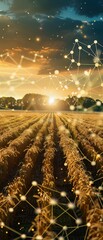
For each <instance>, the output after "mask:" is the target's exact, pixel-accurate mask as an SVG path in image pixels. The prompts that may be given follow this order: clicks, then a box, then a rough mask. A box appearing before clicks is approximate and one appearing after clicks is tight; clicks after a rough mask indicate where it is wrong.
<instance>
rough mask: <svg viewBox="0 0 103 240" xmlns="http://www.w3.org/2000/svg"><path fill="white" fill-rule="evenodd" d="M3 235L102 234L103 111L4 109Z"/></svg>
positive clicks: (59, 238)
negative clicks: (85, 112)
mask: <svg viewBox="0 0 103 240" xmlns="http://www.w3.org/2000/svg"><path fill="white" fill-rule="evenodd" d="M0 192H1V193H0V225H1V229H0V240H14V239H15V240H18V239H32V240H42V239H45V240H102V239H103V195H102V194H103V114H101V113H99V114H98V113H88V114H83V113H81V114H80V113H71V112H70V113H69V112H63V113H60V112H57V113H56V112H55V113H49V112H43V113H42V112H38V113H37V112H35V111H34V112H24V111H20V112H18V111H15V112H13V111H0Z"/></svg>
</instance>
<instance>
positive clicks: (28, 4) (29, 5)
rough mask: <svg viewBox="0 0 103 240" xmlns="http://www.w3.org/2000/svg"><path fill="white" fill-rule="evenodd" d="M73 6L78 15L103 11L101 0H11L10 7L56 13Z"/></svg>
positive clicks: (20, 10)
mask: <svg viewBox="0 0 103 240" xmlns="http://www.w3.org/2000/svg"><path fill="white" fill-rule="evenodd" d="M68 7H74V9H75V11H76V12H78V13H79V14H80V15H85V16H88V17H93V16H98V15H99V14H102V13H103V1H102V0H98V1H97V0H86V1H84V0H51V1H50V0H23V1H21V0H13V4H12V5H11V9H12V11H14V12H23V11H29V12H30V13H34V14H35V13H43V14H51V15H56V14H57V13H58V12H60V11H62V10H63V9H65V8H68Z"/></svg>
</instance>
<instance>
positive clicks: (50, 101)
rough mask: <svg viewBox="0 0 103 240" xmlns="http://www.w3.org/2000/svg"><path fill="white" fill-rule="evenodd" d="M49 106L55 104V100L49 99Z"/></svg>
mask: <svg viewBox="0 0 103 240" xmlns="http://www.w3.org/2000/svg"><path fill="white" fill-rule="evenodd" d="M48 103H49V105H53V104H54V103H55V98H54V97H50V98H49V100H48Z"/></svg>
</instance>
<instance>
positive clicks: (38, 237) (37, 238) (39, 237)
mask: <svg viewBox="0 0 103 240" xmlns="http://www.w3.org/2000/svg"><path fill="white" fill-rule="evenodd" d="M35 239H36V240H42V239H43V237H42V236H41V235H37V236H36V238H35Z"/></svg>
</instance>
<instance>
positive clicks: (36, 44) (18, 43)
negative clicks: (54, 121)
mask: <svg viewBox="0 0 103 240" xmlns="http://www.w3.org/2000/svg"><path fill="white" fill-rule="evenodd" d="M102 29H103V1H102V0H98V1H97V0H84V1H83V0H52V1H51V0H22V1H21V0H4V1H3V0H0V97H1V96H13V97H15V98H22V97H23V96H24V95H25V94H26V93H41V94H45V95H49V96H50V97H52V96H53V97H59V98H65V97H67V96H68V95H71V96H72V95H76V96H77V97H81V96H89V97H93V98H95V99H97V98H99V99H101V100H103V70H102V63H103V33H102Z"/></svg>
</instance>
